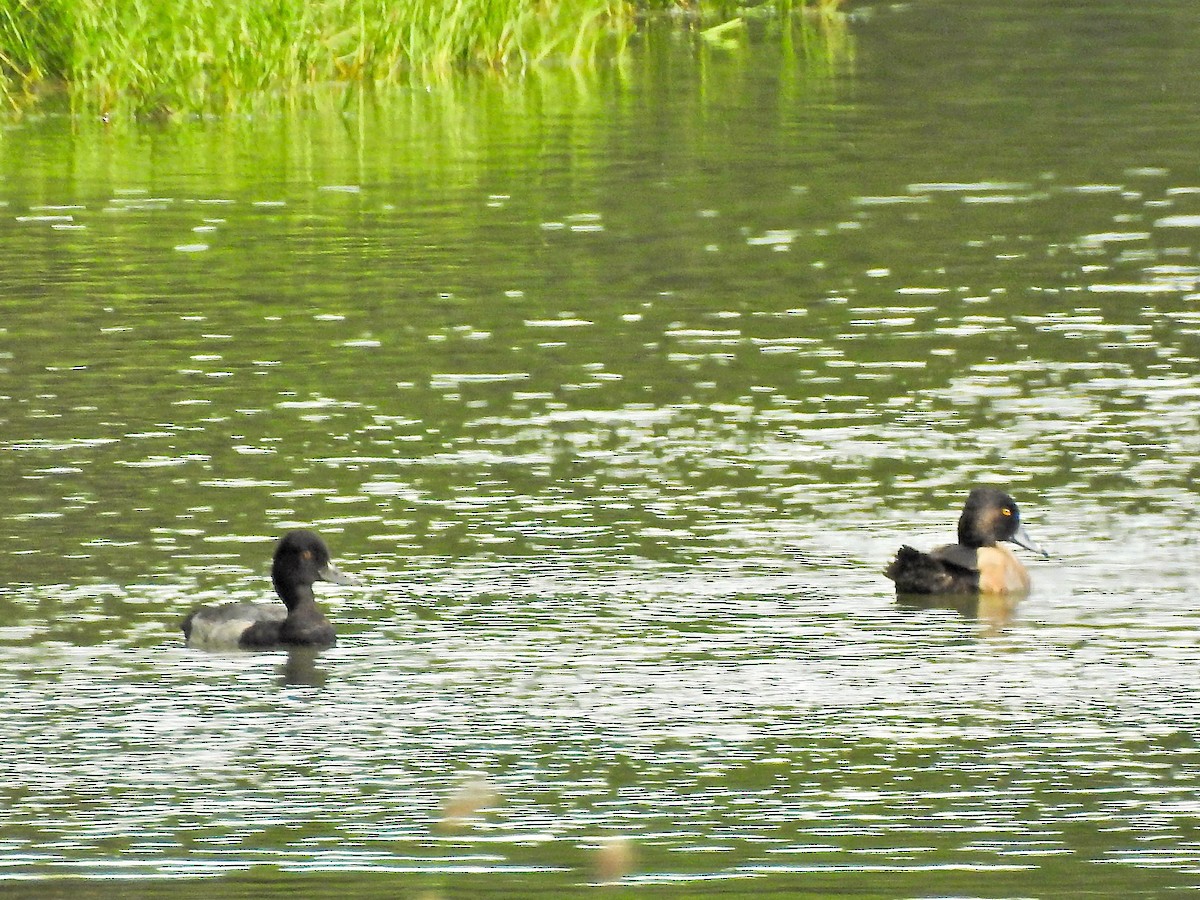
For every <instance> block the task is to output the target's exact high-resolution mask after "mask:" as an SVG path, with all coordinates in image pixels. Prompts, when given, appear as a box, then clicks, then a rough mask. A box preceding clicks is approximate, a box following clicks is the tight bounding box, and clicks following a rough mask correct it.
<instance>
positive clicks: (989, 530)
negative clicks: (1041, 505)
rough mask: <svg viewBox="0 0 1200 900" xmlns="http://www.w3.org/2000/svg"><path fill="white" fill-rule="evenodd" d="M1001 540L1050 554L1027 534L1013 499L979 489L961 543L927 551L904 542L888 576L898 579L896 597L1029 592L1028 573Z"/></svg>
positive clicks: (963, 519) (962, 522) (961, 527)
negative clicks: (915, 548) (923, 551)
mask: <svg viewBox="0 0 1200 900" xmlns="http://www.w3.org/2000/svg"><path fill="white" fill-rule="evenodd" d="M1001 541H1008V542H1011V543H1014V544H1016V545H1017V546H1018V547H1024V548H1025V549H1026V550H1030V551H1032V552H1034V553H1037V554H1040V555H1041V556H1043V557H1044V556H1046V555H1047V554H1046V551H1045V550H1043V549H1042V548H1041V547H1039V546H1038V545H1037V544H1036V543H1035V542H1034V541H1033V539H1032V538H1031V537H1030V536H1029V535H1028V534H1027V533H1026V531H1025V527H1024V526H1023V525H1022V524H1021V514H1020V511H1019V510H1018V509H1017V503H1016V501H1015V500H1013V498H1012V497H1010V496H1009V495H1008V494H1006V493H1005V492H1004V491H1001V490H997V489H996V488H989V487H977V488H975V489H974V490H972V491H971V493H970V494H969V495H968V496H967V502H966V505H965V506H964V507H963V511H962V515H961V516H960V517H959V519H958V543H957V544H947V545H946V546H944V547H938V548H936V549H934V550H930V551H929V552H928V553H922V552H921V551H920V550H914V549H913V548H912V547H909V546H907V545H905V546H903V547H901V548H900V549H899V550H898V551H897V552H896V557H895V559H893V560H892V562H891V564H890V565H889V566H888V567H887V569H886V570H885V571H884V574H885V575H886V576H887V577H888V578H890V579H891V580H892V581H894V582H895V583H896V594H897V596H904V595H910V596H911V595H926V596H928V595H946V594H953V595H970V594H992V595H1002V596H1011V597H1020V596H1024V595H1025V594H1027V593H1029V572H1027V571H1026V570H1025V566H1024V565H1022V563H1021V561H1020V560H1019V559H1017V555H1016V554H1015V553H1013V552H1012V550H1010V549H1009V548H1008V547H1005V546H1002V545H1001V543H1000V542H1001Z"/></svg>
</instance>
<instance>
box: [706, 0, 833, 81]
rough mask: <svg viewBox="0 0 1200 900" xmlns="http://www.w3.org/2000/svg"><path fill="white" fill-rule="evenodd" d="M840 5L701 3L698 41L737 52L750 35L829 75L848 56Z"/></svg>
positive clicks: (820, 1) (803, 0)
mask: <svg viewBox="0 0 1200 900" xmlns="http://www.w3.org/2000/svg"><path fill="white" fill-rule="evenodd" d="M841 6H842V0H811V2H810V0H772V2H766V3H760V4H758V5H742V4H731V3H726V2H717V3H708V4H701V6H700V9H699V17H698V21H699V23H700V27H701V31H700V36H701V37H702V38H703V39H704V40H705V42H706V43H708V44H709V45H710V46H714V47H720V48H723V49H726V50H730V51H733V50H737V49H739V48H740V47H741V46H743V44H744V43H745V42H746V41H747V40H748V39H749V38H752V37H754V36H764V37H768V38H775V39H778V40H780V41H781V42H782V43H783V45H784V47H785V48H786V49H788V50H790V51H793V52H795V53H797V54H800V55H802V56H803V57H804V58H805V59H806V60H808V61H809V63H810V64H817V65H823V66H824V67H827V68H829V69H830V70H832V69H833V68H834V67H835V66H836V65H837V64H838V63H841V62H846V61H849V59H850V58H851V56H852V52H851V44H850V39H849V34H848V32H847V28H846V17H845V15H844V14H843V13H842V12H841Z"/></svg>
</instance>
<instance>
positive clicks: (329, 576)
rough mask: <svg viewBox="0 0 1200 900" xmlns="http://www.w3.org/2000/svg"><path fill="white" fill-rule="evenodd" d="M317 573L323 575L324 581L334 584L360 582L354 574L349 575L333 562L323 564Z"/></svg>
mask: <svg viewBox="0 0 1200 900" xmlns="http://www.w3.org/2000/svg"><path fill="white" fill-rule="evenodd" d="M317 574H318V575H320V576H321V580H322V581H328V582H331V583H332V584H358V579H357V578H355V577H354V576H353V575H347V574H346V573H345V572H343V571H342V570H341V569H339V568H338V567H337V566H335V565H334V564H333V563H329V564H328V565H326V566H322V567H321V568H320V569H319V570H318V571H317Z"/></svg>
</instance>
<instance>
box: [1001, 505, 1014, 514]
mask: <svg viewBox="0 0 1200 900" xmlns="http://www.w3.org/2000/svg"><path fill="white" fill-rule="evenodd" d="M1000 515H1002V516H1011V515H1012V510H1011V509H1009V508H1008V507H1007V506H1006V507H1004V508H1003V509H1002V510H1000Z"/></svg>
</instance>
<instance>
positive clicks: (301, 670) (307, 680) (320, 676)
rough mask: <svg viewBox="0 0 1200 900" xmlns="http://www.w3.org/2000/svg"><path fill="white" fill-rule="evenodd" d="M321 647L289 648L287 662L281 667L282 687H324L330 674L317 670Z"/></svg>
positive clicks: (280, 680) (280, 681)
mask: <svg viewBox="0 0 1200 900" xmlns="http://www.w3.org/2000/svg"><path fill="white" fill-rule="evenodd" d="M320 655H321V648H320V647H289V648H288V652H287V660H286V661H285V662H284V664H283V665H282V666H280V667H279V676H280V677H279V685H280V686H281V687H292V686H298V687H316V688H319V687H324V686H325V682H326V681H327V680H328V679H329V673H328V672H327V671H325V670H324V669H318V668H317V657H318V656H320Z"/></svg>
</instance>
